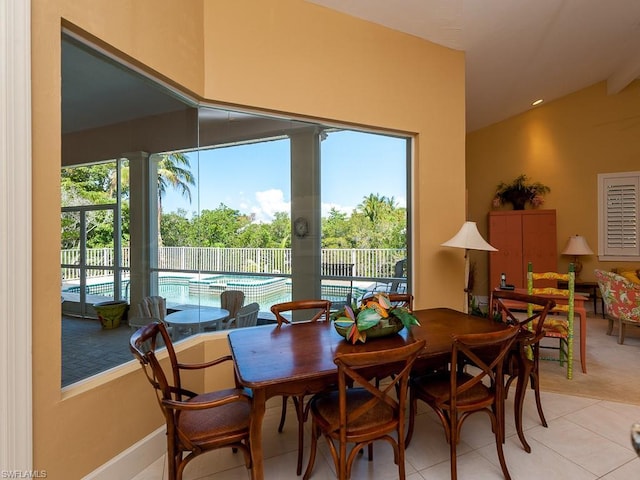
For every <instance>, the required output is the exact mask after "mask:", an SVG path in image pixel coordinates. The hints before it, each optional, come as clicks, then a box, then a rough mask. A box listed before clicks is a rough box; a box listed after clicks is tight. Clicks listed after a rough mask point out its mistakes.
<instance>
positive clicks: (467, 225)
mask: <svg viewBox="0 0 640 480" xmlns="http://www.w3.org/2000/svg"><path fill="white" fill-rule="evenodd" d="M442 246H443V247H456V248H464V249H466V250H486V251H489V252H497V251H498V249H497V248H494V247H492V246H491V245H490V244H489V243H487V242H486V241H485V239H484V238H482V235H480V232H478V227H477V226H476V222H464V224H463V225H462V228H460V231H459V232H458V233H456V234H455V235H454V236H453V237H452V238H451V239H449V240H447V241H446V242H444V243H443V244H442Z"/></svg>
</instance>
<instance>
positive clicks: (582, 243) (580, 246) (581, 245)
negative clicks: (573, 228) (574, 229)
mask: <svg viewBox="0 0 640 480" xmlns="http://www.w3.org/2000/svg"><path fill="white" fill-rule="evenodd" d="M562 255H573V256H578V255H593V250H591V248H590V247H589V244H588V243H587V240H586V239H585V238H584V237H583V236H582V235H572V236H570V237H569V240H567V244H566V245H565V247H564V250H563V251H562Z"/></svg>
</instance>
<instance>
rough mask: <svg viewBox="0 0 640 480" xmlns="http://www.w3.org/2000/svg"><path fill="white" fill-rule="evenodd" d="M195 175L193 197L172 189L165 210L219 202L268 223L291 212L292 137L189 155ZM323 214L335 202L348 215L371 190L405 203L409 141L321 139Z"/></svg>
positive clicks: (341, 135) (343, 135) (359, 136)
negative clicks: (284, 213) (278, 213)
mask: <svg viewBox="0 0 640 480" xmlns="http://www.w3.org/2000/svg"><path fill="white" fill-rule="evenodd" d="M189 158H190V160H191V170H192V172H193V173H194V175H195V176H196V179H197V181H196V187H195V188H194V187H192V189H191V193H192V202H191V204H189V202H188V200H187V199H185V198H184V197H182V196H181V195H180V193H179V192H178V191H175V190H173V189H169V190H168V191H167V194H166V196H165V197H164V198H163V201H162V207H163V211H164V212H165V213H168V212H175V211H176V210H177V209H178V208H182V209H184V210H186V211H187V212H188V213H189V214H191V213H192V212H195V211H198V210H204V209H214V208H217V207H218V206H219V205H220V203H224V204H225V205H226V206H228V207H231V208H233V209H236V210H239V211H240V212H241V213H247V214H248V213H253V214H254V215H255V217H256V220H257V221H262V222H269V221H271V219H272V218H273V215H274V213H275V212H281V211H286V212H289V211H290V202H291V197H290V183H291V182H290V169H289V160H290V159H289V142H288V141H287V140H276V141H270V142H263V143H254V144H248V145H241V146H235V147H225V148H217V149H212V150H208V151H201V152H200V153H199V154H197V153H191V154H189ZM321 158H322V164H321V165H322V167H321V169H322V172H321V173H322V214H323V216H326V214H327V213H328V212H329V210H330V208H331V207H334V208H336V209H337V210H340V211H344V212H346V213H348V214H350V213H351V212H352V210H353V209H354V208H355V207H356V206H357V205H358V204H360V203H361V202H362V199H363V198H364V197H365V196H366V195H369V194H370V193H377V194H380V195H384V196H387V197H394V199H395V201H396V204H397V205H398V206H401V207H404V206H406V168H405V162H406V140H404V139H400V138H395V137H388V136H382V135H374V134H368V133H361V132H354V131H341V132H333V133H329V135H328V137H327V138H326V139H325V140H323V141H322V144H321Z"/></svg>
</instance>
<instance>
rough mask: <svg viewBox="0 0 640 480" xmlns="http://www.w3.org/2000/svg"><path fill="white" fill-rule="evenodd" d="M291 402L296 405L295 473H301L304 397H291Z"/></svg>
mask: <svg viewBox="0 0 640 480" xmlns="http://www.w3.org/2000/svg"><path fill="white" fill-rule="evenodd" d="M293 403H294V405H295V407H296V417H297V418H298V464H297V466H296V473H297V474H298V475H300V474H301V473H302V453H303V450H304V416H305V415H304V397H302V396H300V397H293Z"/></svg>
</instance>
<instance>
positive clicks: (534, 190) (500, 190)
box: [493, 174, 551, 210]
mask: <svg viewBox="0 0 640 480" xmlns="http://www.w3.org/2000/svg"><path fill="white" fill-rule="evenodd" d="M528 180H529V179H528V178H527V176H526V175H525V174H522V175H519V176H518V177H516V178H515V179H514V180H513V181H512V182H511V183H505V182H500V184H499V185H498V187H497V189H496V194H495V196H494V197H493V206H494V207H496V208H497V207H499V206H500V205H504V204H506V203H510V204H512V205H513V209H514V210H524V208H525V206H526V204H527V203H531V205H533V207H534V208H535V207H539V206H540V205H542V204H543V203H544V195H546V194H547V193H549V192H550V191H551V189H550V188H549V187H547V186H546V185H543V184H542V183H540V182H529V181H528Z"/></svg>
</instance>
